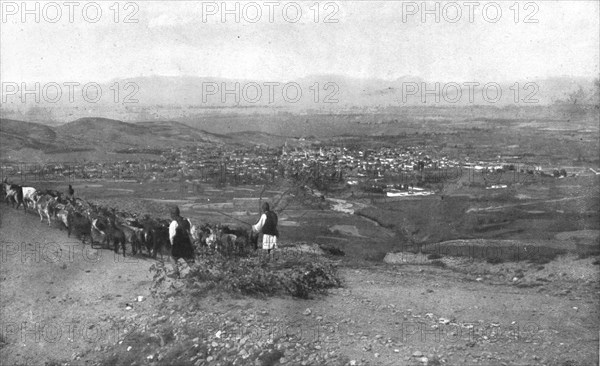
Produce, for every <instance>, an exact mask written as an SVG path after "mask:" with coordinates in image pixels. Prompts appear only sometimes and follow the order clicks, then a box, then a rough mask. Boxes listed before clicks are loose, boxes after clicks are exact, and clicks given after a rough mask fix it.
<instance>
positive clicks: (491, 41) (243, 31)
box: [0, 0, 600, 82]
mask: <svg viewBox="0 0 600 366" xmlns="http://www.w3.org/2000/svg"><path fill="white" fill-rule="evenodd" d="M76 3H77V7H75V8H74V11H73V19H72V22H71V21H70V19H69V8H68V7H67V6H63V5H61V4H63V1H57V2H56V3H55V4H59V5H60V11H61V13H62V14H61V16H60V17H59V16H58V13H57V9H56V8H55V7H54V6H50V5H47V4H48V3H46V2H37V4H38V6H39V13H38V15H39V16H40V19H39V23H37V22H36V19H35V14H30V15H26V19H25V22H23V19H22V13H23V9H22V8H21V1H17V2H10V1H2V9H1V12H2V14H1V15H2V19H1V23H0V27H1V29H0V41H1V44H0V45H1V54H0V61H1V66H0V72H1V74H0V77H1V79H2V81H16V82H19V81H77V82H84V81H98V82H102V81H107V80H110V79H113V78H122V77H135V76H142V75H144V76H148V75H194V76H209V77H210V76H213V77H226V78H244V79H260V80H273V81H277V80H278V81H281V80H290V79H296V78H300V77H303V76H307V75H311V74H340V75H346V76H351V77H357V78H381V79H395V78H398V77H400V76H403V75H411V76H417V77H421V78H424V79H426V80H437V81H512V80H524V79H530V78H545V77H551V76H562V75H572V76H585V77H597V76H598V73H599V65H598V63H599V58H600V56H599V44H600V39H599V38H600V25H599V19H600V14H599V2H598V1H597V0H594V1H562V0H561V1H553V2H549V1H535V2H529V3H528V2H519V3H517V6H515V5H514V4H515V2H514V1H497V2H496V3H490V4H488V3H487V2H472V3H473V4H475V5H472V7H470V6H466V5H464V4H465V3H466V1H458V2H456V3H448V2H429V3H427V7H428V9H430V10H435V7H436V6H439V9H440V11H439V14H440V19H439V20H440V21H439V23H436V22H435V15H434V14H430V15H426V19H425V20H426V22H423V19H422V15H423V9H422V7H421V4H422V2H421V1H417V2H406V1H404V2H402V1H393V2H377V1H345V2H336V3H326V2H321V3H319V4H318V8H319V14H318V19H315V16H316V12H315V9H316V7H315V6H314V2H313V1H310V2H300V1H298V2H291V3H287V2H271V3H265V2H261V1H258V2H255V3H252V5H247V3H246V2H238V3H237V6H238V7H239V13H238V14H239V16H240V19H239V20H240V21H239V23H236V21H235V15H234V14H230V15H227V18H226V19H225V20H226V21H225V22H223V21H222V19H221V15H222V14H223V10H224V9H223V5H222V2H220V1H219V2H199V1H196V2H193V1H180V2H161V1H151V2H141V1H139V2H130V3H131V5H129V7H128V8H125V6H126V3H125V2H122V3H118V4H119V8H120V11H119V14H118V19H119V20H120V21H119V23H115V21H114V17H115V15H116V14H115V11H114V8H113V9H110V6H111V5H112V4H114V2H113V1H109V2H100V1H98V2H96V3H93V2H92V3H90V2H76ZM35 4H36V2H33V1H31V2H28V3H27V5H28V7H29V8H30V9H33V10H34V13H35V6H36V5H35ZM90 4H91V5H90ZM96 4H100V5H99V7H100V8H101V10H102V14H101V16H100V20H99V21H98V22H97V23H92V22H91V20H93V19H94V18H95V17H96V12H95V9H96V8H95V6H96ZM286 4H287V5H286ZM297 4H300V10H301V12H302V14H301V16H300V17H299V20H298V21H297V22H295V23H292V21H294V20H295V18H296V14H297V13H296V12H297V6H296V5H297ZM455 4H457V6H455ZM486 4H488V5H487V7H486V8H485V9H486V11H485V14H484V11H483V8H484V6H486ZM526 4H529V5H526ZM86 5H87V7H86V9H87V10H86V11H87V13H86V14H87V15H88V19H89V20H90V21H88V20H86V19H85V18H84V17H83V15H82V10H83V7H84V6H86ZM496 5H498V6H496ZM226 6H227V7H228V8H229V9H233V10H235V7H236V2H233V1H229V2H227V5H226ZM244 6H245V7H244ZM284 7H285V9H286V13H285V14H283V11H284ZM310 7H312V8H310ZM417 7H418V9H417ZM498 8H499V9H500V10H501V12H502V14H499V13H497V10H498ZM517 8H518V10H519V11H518V15H517V11H516V10H517ZM257 9H260V11H261V14H260V16H259V14H258V13H257V12H256V11H257ZM270 9H272V13H273V18H272V19H270V14H269V13H270ZM457 10H460V12H461V14H460V18H459V14H458V13H457ZM471 10H472V11H473V18H472V19H469V18H470V12H471ZM132 11H137V12H136V14H135V15H134V16H133V18H132V19H137V21H138V22H137V23H124V22H123V18H124V17H125V16H126V15H127V14H129V13H131V12H132ZM234 12H235V11H234ZM332 12H335V14H333V15H331V18H330V20H337V23H325V22H324V20H325V19H324V18H325V16H327V15H330V14H331V13H332ZM13 13H16V14H13ZM213 13H215V14H213ZM413 13H414V15H413ZM284 15H285V17H284ZM515 17H517V18H516V19H515ZM527 17H528V18H527ZM496 19H497V22H493V21H494V20H496ZM48 20H57V21H56V22H55V23H51V22H49V21H48ZM271 20H272V22H271ZM315 20H318V22H315ZM452 20H457V21H456V22H451V21H452ZM515 20H517V22H516V23H515ZM526 20H528V21H537V23H527V22H526ZM253 21H255V22H253Z"/></svg>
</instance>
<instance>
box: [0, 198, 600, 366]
mask: <svg viewBox="0 0 600 366" xmlns="http://www.w3.org/2000/svg"><path fill="white" fill-rule="evenodd" d="M0 220H1V221H0V233H1V248H2V262H1V269H0V295H1V297H0V306H1V324H2V338H1V339H0V342H1V343H0V347H1V348H0V360H1V364H2V365H19V364H20V365H45V364H48V365H52V364H55V365H61V364H68V365H91V364H110V361H107V360H117V359H121V360H122V359H123V358H122V357H120V358H119V354H127V353H128V352H129V353H131V354H134V352H135V351H139V350H140V349H143V351H144V352H146V353H144V354H143V357H139V358H136V359H135V360H134V361H132V362H130V364H134V363H136V364H151V365H155V364H156V365H158V364H166V363H165V362H162V363H161V361H160V360H161V358H162V356H161V355H165V354H168V353H169V351H172V350H173V349H176V347H177V345H178V344H185V342H186V341H187V339H186V338H185V335H182V336H181V337H182V338H180V339H178V337H179V336H178V335H177V331H176V330H177V329H178V328H181V329H183V328H184V327H188V328H189V327H190V324H194V327H197V329H198V333H199V334H202V336H201V337H207V338H209V339H208V341H209V343H210V342H212V343H213V345H214V344H215V343H217V344H218V345H220V344H223V345H224V344H227V347H228V348H230V349H233V350H235V351H236V352H237V351H238V350H242V351H243V348H244V347H245V345H244V344H242V341H241V339H245V338H244V337H240V336H238V337H236V336H235V335H231V336H225V335H224V334H221V333H218V334H217V332H218V331H219V327H221V326H222V327H223V329H224V328H225V326H226V325H229V323H227V324H220V323H219V321H223V322H231V323H236V322H240V323H242V324H243V323H246V324H250V323H251V324H253V325H255V326H258V327H259V328H261V329H269V327H272V326H273V324H276V326H277V328H278V329H279V330H277V331H273V332H274V333H278V335H280V336H282V337H283V338H286V337H288V336H291V334H294V335H295V336H296V337H297V338H299V339H300V340H299V341H297V342H288V341H285V342H283V343H278V344H282V345H283V347H287V348H286V349H285V351H284V352H283V354H284V357H283V358H280V359H279V361H274V363H271V364H274V365H277V364H280V363H285V364H288V365H296V364H306V365H308V364H315V365H317V364H336V365H337V364H352V365H425V364H429V365H435V364H446V365H473V364H476V365H561V366H563V365H564V366H566V365H582V366H583V365H594V364H598V329H599V314H598V312H599V308H598V304H599V302H598V289H599V286H598V285H599V282H598V267H599V266H598V265H596V264H594V258H586V259H578V258H576V257H561V258H559V259H557V260H556V261H555V262H552V263H549V264H546V265H543V266H540V265H525V264H523V265H522V266H521V272H522V273H516V274H518V277H519V278H520V280H518V281H513V280H512V278H513V273H512V272H511V271H515V265H514V264H511V263H508V264H498V265H491V264H487V263H473V262H470V263H460V261H457V263H456V264H455V266H450V267H449V268H437V267H434V266H430V265H423V264H417V265H411V264H396V265H393V264H365V266H364V267H356V266H355V267H352V268H349V267H345V266H341V267H340V271H341V274H342V277H343V279H344V281H345V285H344V288H341V289H336V290H331V291H329V294H328V295H327V296H323V297H319V298H316V299H313V300H298V299H292V298H288V297H285V298H272V299H254V298H246V297H239V296H238V297H234V296H231V297H227V296H221V295H219V296H210V295H209V296H205V297H199V298H197V299H180V298H177V297H174V298H171V301H169V300H167V301H166V303H163V301H161V300H158V299H154V298H152V296H151V295H150V291H149V287H150V285H151V283H152V277H151V273H150V272H149V267H150V266H151V265H152V264H153V263H154V261H152V260H149V259H145V258H141V257H140V258H132V257H128V259H127V262H124V261H123V259H122V257H121V256H119V257H115V256H114V254H113V253H112V252H111V251H109V250H106V249H98V250H92V249H90V246H89V244H86V245H82V244H81V243H80V242H78V241H77V240H76V239H74V238H71V239H69V238H67V235H66V231H60V230H59V229H57V228H56V227H51V228H49V227H48V226H47V225H45V224H40V222H39V219H38V218H37V217H36V216H33V215H31V214H24V213H23V212H22V211H19V212H17V211H15V210H12V209H7V208H6V206H3V207H2V211H1V216H0ZM490 269H493V270H490ZM571 269H572V270H571ZM516 272H518V271H516ZM138 296H142V298H140V299H141V300H142V301H137V300H138ZM190 302H194V303H193V304H192V305H190V306H188V305H189V304H190ZM183 304H185V307H184V306H183ZM128 305H129V308H128ZM306 309H310V311H307V310H306ZM211 318H212V322H211V323H210V324H209V323H208V322H209V320H210V319H211ZM167 323H168V324H170V325H171V326H172V327H174V329H175V331H174V334H175V335H174V338H173V339H163V337H158V338H160V341H157V342H156V344H151V343H150V342H147V344H146V343H144V342H134V341H132V340H133V339H139V338H133V337H131V336H130V335H131V334H137V335H140V334H147V335H149V337H150V338H152V336H153V335H155V334H157V333H159V332H158V331H157V329H158V327H164V326H165V324H167ZM184 323H185V324H184ZM263 336H264V334H262V335H261V334H257V335H256V336H255V337H256V339H252V337H250V339H248V340H246V341H247V342H248V343H249V344H250V343H253V346H256V345H258V346H261V345H263V344H264V345H265V347H266V344H268V343H269V342H268V341H267V342H266V343H262V340H263V339H262V338H263ZM246 338H247V337H246ZM259 338H260V342H259ZM123 341H124V342H123ZM200 341H202V340H201V339H200V340H198V339H194V342H195V343H198V342H200ZM246 341H244V342H246ZM194 342H192V343H194ZM224 347H225V346H224ZM278 347H279V346H278ZM192 348H193V347H192ZM242 351H240V352H242ZM243 352H245V351H243ZM182 354H183V352H182ZM313 355H315V357H313V358H312V359H313V360H317V359H318V360H320V361H318V362H317V361H313V362H311V361H310V359H311V357H312V356H313ZM317 355H318V356H319V358H317V357H316V356H317ZM176 359H177V358H176ZM177 360H179V359H177ZM180 360H181V362H179V361H176V362H174V361H172V360H171V361H169V363H170V364H186V365H187V364H191V365H209V364H213V363H211V362H210V360H209V359H205V358H199V357H198V356H195V355H194V352H193V350H192V351H190V350H186V353H185V360H184V359H183V358H181V359H180ZM323 360H325V361H323ZM327 360H330V361H327ZM184 361H185V362H184ZM121 362H122V361H121ZM263 364H266V363H263Z"/></svg>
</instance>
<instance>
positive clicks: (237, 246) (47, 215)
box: [2, 179, 258, 259]
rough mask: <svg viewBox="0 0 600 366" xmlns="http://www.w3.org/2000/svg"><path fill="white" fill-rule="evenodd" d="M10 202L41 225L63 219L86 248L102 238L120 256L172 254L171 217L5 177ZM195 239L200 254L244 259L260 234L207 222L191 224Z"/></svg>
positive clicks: (7, 198) (153, 256) (68, 230)
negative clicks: (36, 216)
mask: <svg viewBox="0 0 600 366" xmlns="http://www.w3.org/2000/svg"><path fill="white" fill-rule="evenodd" d="M2 188H3V190H4V193H5V194H6V196H5V202H6V204H7V205H9V204H10V205H11V206H12V207H13V208H16V209H19V207H20V206H23V210H24V211H25V212H27V209H28V208H29V209H32V210H34V211H37V213H38V214H39V216H40V222H44V219H46V220H47V221H48V226H51V225H52V221H55V220H58V221H59V222H60V223H62V225H64V227H65V228H66V229H67V236H68V237H70V236H71V233H75V234H79V235H78V236H79V237H80V239H81V241H82V242H83V243H84V244H85V239H86V237H87V238H89V240H90V245H91V246H92V248H93V247H94V237H95V236H96V237H101V238H102V240H101V241H100V244H103V245H104V246H106V247H110V245H111V244H112V246H113V249H114V251H115V253H118V252H119V246H120V247H121V249H122V251H123V256H125V252H126V245H127V244H129V245H130V246H131V252H132V253H133V255H136V254H137V253H138V252H139V253H140V254H142V253H143V250H144V249H145V250H146V253H147V255H148V256H150V257H152V258H157V254H158V253H160V256H161V259H162V258H163V252H164V251H167V252H169V251H170V247H171V244H170V241H169V224H170V221H169V220H166V219H160V218H153V217H150V215H144V216H143V217H138V215H136V214H132V213H127V212H119V211H117V210H116V209H114V208H109V207H104V206H100V205H96V204H93V203H91V202H86V201H84V200H82V199H80V198H75V197H70V198H64V197H63V195H62V194H61V192H58V191H55V190H48V189H47V190H38V189H36V188H34V187H24V186H20V185H17V184H11V183H9V182H7V180H6V179H4V180H3V181H2ZM189 234H190V239H191V240H192V243H193V244H194V247H195V249H196V250H197V251H198V252H204V250H207V251H210V252H219V253H221V254H226V255H243V254H247V253H249V252H250V251H252V250H257V249H258V236H257V235H255V234H253V233H252V230H251V229H243V228H239V227H233V228H232V227H228V226H225V225H221V224H210V223H205V224H203V225H200V226H198V225H195V224H192V226H191V230H190V232H189Z"/></svg>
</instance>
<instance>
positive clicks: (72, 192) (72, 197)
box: [67, 184, 75, 203]
mask: <svg viewBox="0 0 600 366" xmlns="http://www.w3.org/2000/svg"><path fill="white" fill-rule="evenodd" d="M74 200H75V190H74V189H73V186H71V185H70V184H69V189H68V190H67V201H71V203H73V201H74Z"/></svg>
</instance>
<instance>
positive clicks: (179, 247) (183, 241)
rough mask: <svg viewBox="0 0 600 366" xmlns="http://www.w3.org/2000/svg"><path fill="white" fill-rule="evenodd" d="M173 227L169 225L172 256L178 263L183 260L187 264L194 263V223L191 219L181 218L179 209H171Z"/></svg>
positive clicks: (175, 207)
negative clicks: (191, 231)
mask: <svg viewBox="0 0 600 366" xmlns="http://www.w3.org/2000/svg"><path fill="white" fill-rule="evenodd" d="M171 219H173V221H171V225H169V240H170V241H171V256H172V257H173V259H174V260H175V262H177V260H178V259H179V258H183V259H184V260H185V261H187V262H194V247H193V246H192V239H191V237H192V236H191V234H190V229H191V227H192V223H191V222H190V220H189V219H185V218H183V217H181V215H180V213H179V207H177V206H174V207H173V208H172V209H171Z"/></svg>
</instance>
